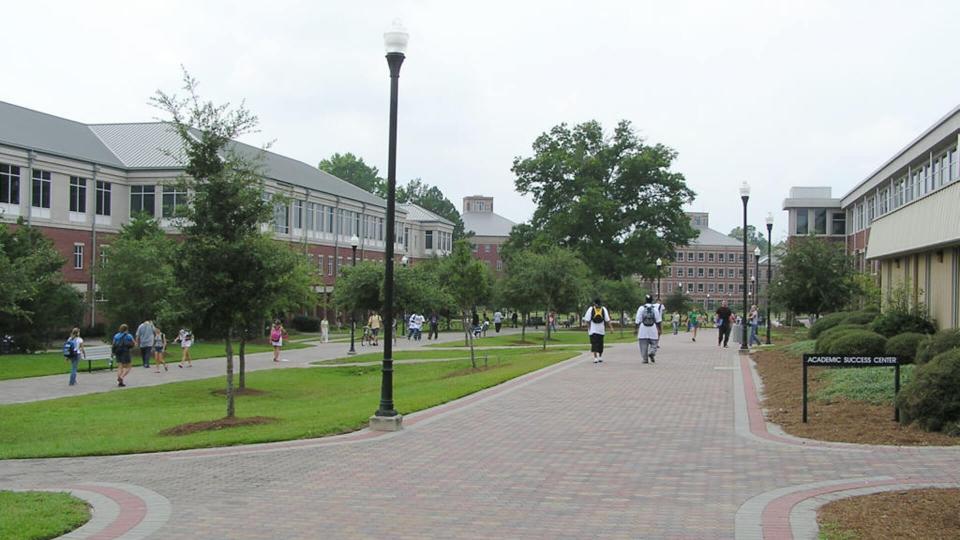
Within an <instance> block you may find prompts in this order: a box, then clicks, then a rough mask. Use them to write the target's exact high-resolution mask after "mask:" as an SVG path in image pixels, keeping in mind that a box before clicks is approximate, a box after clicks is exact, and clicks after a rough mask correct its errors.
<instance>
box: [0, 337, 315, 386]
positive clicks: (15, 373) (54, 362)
mask: <svg viewBox="0 0 960 540" xmlns="http://www.w3.org/2000/svg"><path fill="white" fill-rule="evenodd" d="M85 345H90V346H91V347H92V346H95V345H103V343H100V342H96V343H94V342H93V341H92V340H91V341H88V342H87V343H86V344H85ZM309 346H310V345H306V344H302V343H287V344H286V345H284V346H283V348H284V349H304V348H307V347H309ZM239 350H240V349H239V345H237V344H236V343H234V345H233V352H234V354H237V352H239ZM271 350H273V348H272V347H270V346H269V345H257V344H249V345H247V347H246V352H247V353H249V354H253V353H258V352H267V351H271ZM131 352H132V353H133V362H134V364H136V363H137V362H139V361H140V354H139V351H136V350H134V351H131ZM180 355H181V349H180V345H179V344H171V345H169V346H167V356H166V361H167V362H169V363H173V364H176V363H177V362H179V361H180ZM226 355H227V352H226V349H225V348H224V345H223V343H219V342H215V343H194V344H193V347H191V349H190V356H191V357H192V358H193V359H194V360H203V359H207V358H223V357H225V356H226ZM106 367H107V361H106V360H95V361H94V362H93V369H95V370H96V369H106ZM80 370H81V371H86V370H87V361H86V360H81V361H80ZM61 373H63V374H66V373H70V363H69V362H67V361H66V360H64V358H63V355H62V354H61V353H59V352H52V353H39V354H5V355H0V381H5V380H8V379H23V378H25V377H41V376H43V375H59V374H61Z"/></svg>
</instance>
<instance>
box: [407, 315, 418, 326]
mask: <svg viewBox="0 0 960 540" xmlns="http://www.w3.org/2000/svg"><path fill="white" fill-rule="evenodd" d="M407 326H408V327H409V328H412V329H414V330H419V329H420V317H418V316H417V314H416V313H414V314H413V315H411V316H410V320H409V321H408V323H407Z"/></svg>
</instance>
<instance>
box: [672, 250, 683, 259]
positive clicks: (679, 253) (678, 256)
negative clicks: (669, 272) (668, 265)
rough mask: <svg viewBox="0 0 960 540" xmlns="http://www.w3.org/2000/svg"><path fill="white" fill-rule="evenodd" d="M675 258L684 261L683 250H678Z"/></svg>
mask: <svg viewBox="0 0 960 540" xmlns="http://www.w3.org/2000/svg"><path fill="white" fill-rule="evenodd" d="M673 260H675V261H682V260H683V252H682V251H678V252H677V253H676V254H675V255H674V258H673Z"/></svg>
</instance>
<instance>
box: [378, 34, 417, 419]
mask: <svg viewBox="0 0 960 540" xmlns="http://www.w3.org/2000/svg"><path fill="white" fill-rule="evenodd" d="M409 40H410V34H408V33H407V31H406V29H405V28H403V26H402V25H401V24H400V21H399V20H395V21H393V28H391V29H390V30H388V31H387V32H384V34H383V44H384V47H385V48H386V50H387V65H388V66H389V67H390V147H389V151H388V158H387V218H386V219H387V231H386V232H387V237H386V243H387V246H386V255H385V260H384V264H386V267H385V268H384V276H383V297H384V298H383V323H384V328H383V338H384V342H383V369H382V377H381V379H380V408H378V409H377V412H376V413H375V414H374V416H373V418H371V422H370V427H371V428H373V429H378V430H384V431H395V430H398V429H400V422H401V417H400V415H398V414H397V411H396V409H394V408H393V250H394V243H395V242H396V237H395V233H396V231H395V230H394V229H395V228H396V224H395V223H394V216H395V214H396V202H397V201H396V199H397V93H398V91H399V87H400V66H401V65H402V64H403V60H404V58H406V57H405V56H404V54H403V53H404V51H405V50H406V49H407V42H408V41H409Z"/></svg>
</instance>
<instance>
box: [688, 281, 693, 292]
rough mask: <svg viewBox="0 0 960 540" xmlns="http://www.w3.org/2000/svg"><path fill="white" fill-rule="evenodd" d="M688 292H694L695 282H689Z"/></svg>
mask: <svg viewBox="0 0 960 540" xmlns="http://www.w3.org/2000/svg"><path fill="white" fill-rule="evenodd" d="M687 292H693V283H687Z"/></svg>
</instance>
